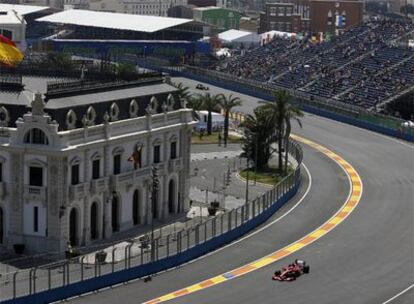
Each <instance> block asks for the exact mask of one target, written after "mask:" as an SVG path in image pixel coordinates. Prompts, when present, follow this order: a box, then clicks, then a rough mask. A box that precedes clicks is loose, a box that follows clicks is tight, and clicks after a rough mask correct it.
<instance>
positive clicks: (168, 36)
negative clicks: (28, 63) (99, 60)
mask: <svg viewBox="0 0 414 304" xmlns="http://www.w3.org/2000/svg"><path fill="white" fill-rule="evenodd" d="M37 21H38V22H46V23H52V24H56V25H60V26H61V27H62V29H64V30H65V33H64V34H62V35H60V36H59V38H61V39H106V40H114V39H120V40H187V41H193V40H197V39H199V38H201V37H202V36H203V25H202V24H200V23H199V22H194V21H193V20H191V19H181V18H169V17H158V16H143V15H131V14H120V13H108V12H95V11H88V10H66V11H63V12H59V13H56V14H52V15H49V16H45V17H43V18H39V19H37Z"/></svg>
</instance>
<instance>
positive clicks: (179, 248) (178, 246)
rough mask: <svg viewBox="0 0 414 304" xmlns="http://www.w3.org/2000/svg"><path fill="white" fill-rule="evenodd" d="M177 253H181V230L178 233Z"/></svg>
mask: <svg viewBox="0 0 414 304" xmlns="http://www.w3.org/2000/svg"><path fill="white" fill-rule="evenodd" d="M177 253H181V231H179V232H178V233H177Z"/></svg>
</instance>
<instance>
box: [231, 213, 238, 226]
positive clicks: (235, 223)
mask: <svg viewBox="0 0 414 304" xmlns="http://www.w3.org/2000/svg"><path fill="white" fill-rule="evenodd" d="M231 212H234V213H235V214H236V215H235V217H234V228H237V225H238V221H237V214H238V212H237V209H233V210H232V211H231Z"/></svg>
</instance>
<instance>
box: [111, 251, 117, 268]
mask: <svg viewBox="0 0 414 304" xmlns="http://www.w3.org/2000/svg"><path fill="white" fill-rule="evenodd" d="M115 251H116V247H115V246H114V248H112V261H111V272H114V271H115Z"/></svg>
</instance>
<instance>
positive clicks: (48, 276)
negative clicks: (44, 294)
mask: <svg viewBox="0 0 414 304" xmlns="http://www.w3.org/2000/svg"><path fill="white" fill-rule="evenodd" d="M50 272H51V269H50V268H48V269H47V289H48V290H50V288H51V287H52V275H51V273H50Z"/></svg>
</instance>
